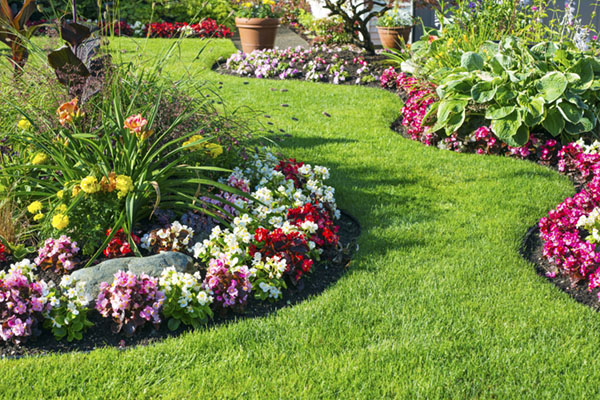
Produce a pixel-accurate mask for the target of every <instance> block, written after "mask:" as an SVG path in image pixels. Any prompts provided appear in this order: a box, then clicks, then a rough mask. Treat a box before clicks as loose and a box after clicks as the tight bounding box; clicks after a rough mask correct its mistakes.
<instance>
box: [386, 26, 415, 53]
mask: <svg viewBox="0 0 600 400" xmlns="http://www.w3.org/2000/svg"><path fill="white" fill-rule="evenodd" d="M411 30H412V26H395V27H384V26H378V27H377V32H379V39H381V45H382V46H383V47H385V48H386V49H396V50H399V49H400V48H401V46H402V42H401V41H400V37H402V38H403V39H404V43H408V39H409V38H410V31H411Z"/></svg>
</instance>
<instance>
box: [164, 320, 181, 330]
mask: <svg viewBox="0 0 600 400" xmlns="http://www.w3.org/2000/svg"><path fill="white" fill-rule="evenodd" d="M180 324H181V321H180V320H178V319H175V318H171V319H169V322H168V323H167V326H168V327H169V329H170V330H172V331H174V330H177V328H179V325H180Z"/></svg>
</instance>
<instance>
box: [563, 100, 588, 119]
mask: <svg viewBox="0 0 600 400" xmlns="http://www.w3.org/2000/svg"><path fill="white" fill-rule="evenodd" d="M558 111H560V113H561V114H562V116H563V117H564V118H565V119H566V120H567V121H569V122H570V123H572V124H578V123H579V121H580V120H581V117H583V110H582V109H580V108H579V107H577V106H575V105H573V104H571V103H568V102H565V101H563V102H560V103H559V104H558Z"/></svg>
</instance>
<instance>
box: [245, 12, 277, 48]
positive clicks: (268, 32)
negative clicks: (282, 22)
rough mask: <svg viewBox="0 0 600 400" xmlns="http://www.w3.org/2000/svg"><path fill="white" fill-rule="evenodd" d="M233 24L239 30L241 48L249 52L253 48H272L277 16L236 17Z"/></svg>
mask: <svg viewBox="0 0 600 400" xmlns="http://www.w3.org/2000/svg"><path fill="white" fill-rule="evenodd" d="M235 26H237V28H238V31H239V32H240V39H241V41H242V50H243V51H244V53H251V52H252V51H253V50H262V49H272V48H273V46H274V45H275V35H276V34H277V28H278V27H279V18H236V19H235Z"/></svg>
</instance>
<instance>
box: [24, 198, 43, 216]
mask: <svg viewBox="0 0 600 400" xmlns="http://www.w3.org/2000/svg"><path fill="white" fill-rule="evenodd" d="M42 207H43V206H42V203H40V202H39V201H34V202H33V203H31V204H30V205H28V206H27V211H29V212H30V213H31V214H37V213H39V212H40V211H42Z"/></svg>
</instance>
